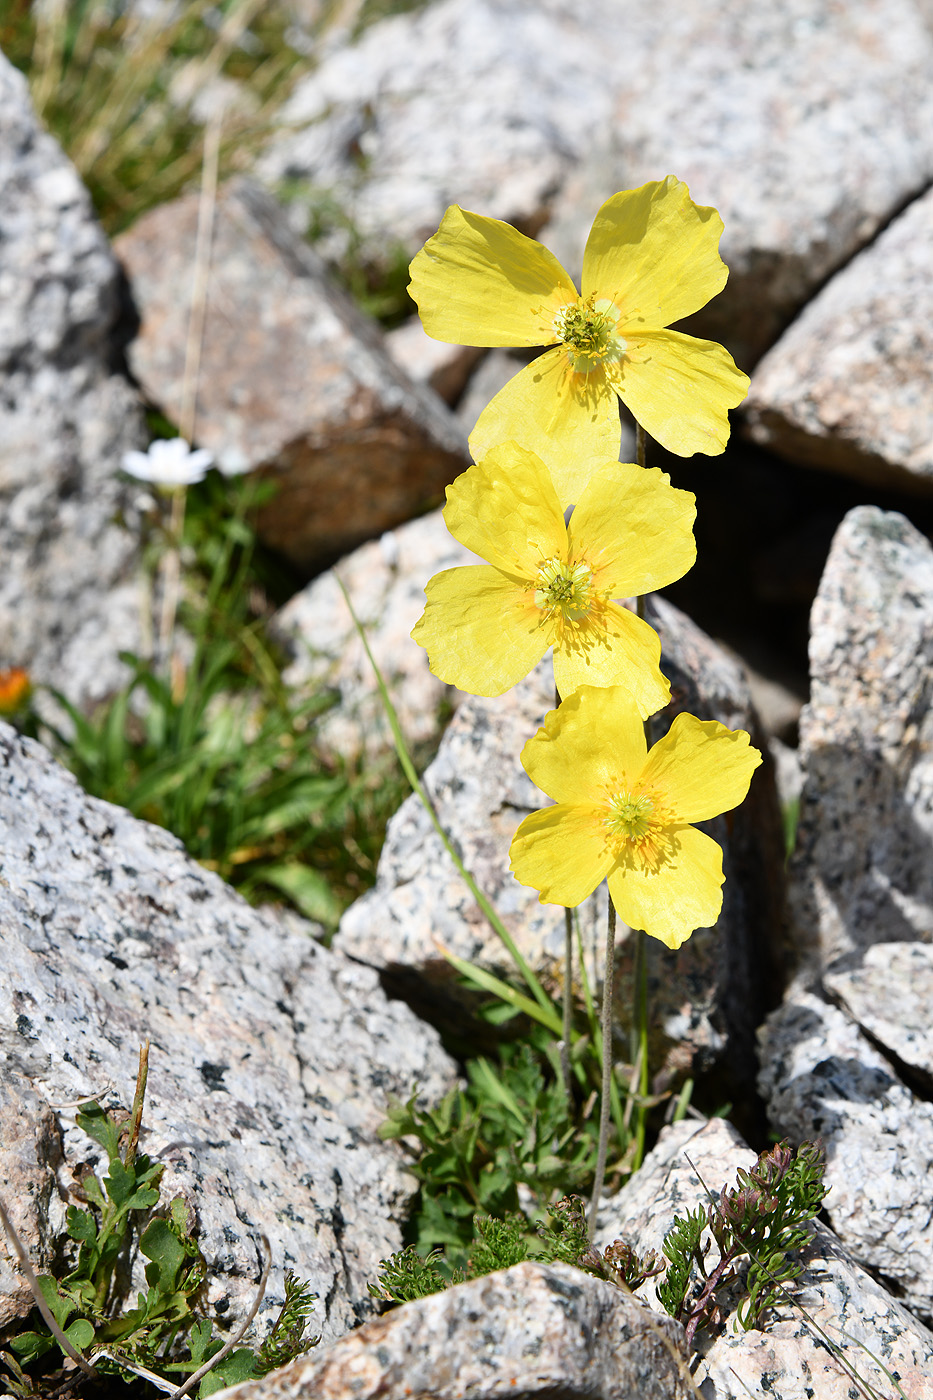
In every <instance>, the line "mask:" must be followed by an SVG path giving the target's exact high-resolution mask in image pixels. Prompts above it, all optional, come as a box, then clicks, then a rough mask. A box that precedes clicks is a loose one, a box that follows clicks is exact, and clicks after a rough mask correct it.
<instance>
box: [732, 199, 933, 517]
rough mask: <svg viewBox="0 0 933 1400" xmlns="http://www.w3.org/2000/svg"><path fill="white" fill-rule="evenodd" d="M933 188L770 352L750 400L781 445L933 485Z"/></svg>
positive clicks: (793, 452) (913, 484) (838, 464)
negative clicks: (932, 367) (932, 364)
mask: <svg viewBox="0 0 933 1400" xmlns="http://www.w3.org/2000/svg"><path fill="white" fill-rule="evenodd" d="M931 363H933V190H929V191H927V193H926V194H925V195H923V196H922V198H920V199H918V200H916V201H915V202H914V203H913V204H911V205H910V206H909V207H908V209H907V210H905V212H904V213H903V214H901V215H900V217H899V218H897V219H895V220H894V222H893V223H892V224H891V225H890V227H889V228H887V229H885V231H884V232H883V233H882V234H881V236H880V237H879V238H878V239H877V241H876V242H874V243H873V244H872V245H871V246H870V247H869V248H866V249H865V251H864V252H862V253H860V254H859V255H858V257H857V258H854V259H853V261H852V262H851V263H849V265H848V266H847V267H845V268H844V269H843V270H842V271H841V272H839V273H837V274H836V276H835V277H834V278H832V280H831V281H830V282H829V283H828V285H827V286H826V287H824V288H823V290H822V291H821V292H820V294H819V295H818V296H817V297H816V298H815V299H814V300H813V301H812V302H810V304H809V305H808V306H807V307H806V309H805V310H804V311H803V313H802V314H801V315H800V317H799V318H798V319H797V320H796V321H795V322H794V324H793V325H792V326H791V327H790V329H789V330H787V331H785V333H784V335H783V336H782V337H781V339H780V340H779V341H778V343H777V345H775V346H774V348H773V349H772V350H771V351H770V352H769V353H768V355H766V356H765V358H764V360H762V362H761V364H760V365H759V366H758V368H757V370H756V371H755V374H754V377H753V379H752V386H751V390H750V392H749V397H748V401H747V403H746V406H745V413H746V416H747V421H748V427H749V432H750V434H751V436H752V437H753V438H754V439H755V441H756V442H760V443H761V444H762V445H763V446H765V447H767V448H768V449H769V451H772V452H777V453H780V454H781V455H782V456H785V457H788V458H790V460H791V461H794V462H809V463H812V464H813V465H814V466H817V467H824V468H830V469H831V470H833V471H839V472H844V473H845V474H846V475H847V476H855V477H858V478H860V479H861V480H863V481H867V482H870V483H872V484H873V485H876V486H879V487H882V488H885V489H892V488H893V489H896V488H906V489H907V490H915V491H916V490H926V491H928V492H929V491H933V371H931V368H930V366H931Z"/></svg>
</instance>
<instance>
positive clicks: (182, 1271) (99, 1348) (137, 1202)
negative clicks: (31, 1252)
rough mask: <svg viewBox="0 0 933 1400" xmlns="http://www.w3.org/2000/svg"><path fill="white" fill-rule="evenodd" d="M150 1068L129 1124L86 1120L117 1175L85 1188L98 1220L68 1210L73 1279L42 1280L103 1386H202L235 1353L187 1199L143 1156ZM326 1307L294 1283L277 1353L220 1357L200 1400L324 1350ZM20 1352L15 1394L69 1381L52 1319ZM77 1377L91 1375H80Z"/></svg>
mask: <svg viewBox="0 0 933 1400" xmlns="http://www.w3.org/2000/svg"><path fill="white" fill-rule="evenodd" d="M146 1066H147V1051H145V1050H144V1051H143V1052H142V1053H141V1055H140V1073H139V1079H138V1081H137V1089H136V1097H135V1100H134V1103H133V1109H132V1113H131V1114H130V1115H129V1117H128V1119H127V1115H125V1114H124V1115H122V1118H121V1117H120V1116H117V1115H114V1114H111V1113H108V1112H107V1110H106V1109H104V1108H102V1107H101V1106H100V1105H99V1104H98V1103H96V1102H94V1101H90V1102H88V1103H86V1104H84V1106H83V1108H82V1109H81V1111H80V1112H79V1113H78V1115H77V1123H78V1126H79V1127H80V1128H82V1129H83V1130H84V1132H86V1133H87V1135H88V1136H89V1137H90V1138H92V1139H93V1140H94V1141H95V1142H96V1143H98V1144H99V1146H100V1147H102V1148H103V1150H104V1153H105V1155H106V1159H107V1170H106V1174H104V1175H103V1176H99V1175H97V1173H95V1172H94V1171H93V1170H92V1169H91V1168H90V1167H87V1168H86V1169H85V1170H84V1171H83V1172H82V1174H81V1179H80V1189H81V1192H82V1194H83V1197H84V1199H85V1201H86V1208H82V1207H80V1206H74V1205H72V1206H69V1207H68V1213H67V1229H68V1235H69V1237H70V1238H71V1240H72V1241H73V1242H74V1245H75V1246H76V1254H75V1255H74V1256H73V1257H72V1261H71V1265H70V1267H67V1268H66V1271H65V1272H63V1273H62V1274H61V1276H60V1277H56V1276H55V1275H53V1274H42V1275H40V1276H39V1277H38V1278H37V1280H36V1285H37V1287H38V1289H39V1291H40V1293H41V1295H42V1298H43V1299H44V1301H45V1303H46V1305H47V1307H48V1309H49V1311H50V1312H51V1315H52V1317H53V1319H54V1321H55V1322H56V1323H57V1325H58V1328H60V1329H61V1331H62V1332H63V1334H64V1336H65V1338H66V1339H67V1341H68V1342H70V1343H71V1345H72V1347H74V1348H75V1349H76V1350H77V1351H78V1352H79V1353H80V1354H81V1356H83V1357H84V1358H85V1360H86V1362H87V1363H88V1364H89V1365H90V1366H91V1367H92V1368H93V1369H92V1374H93V1373H95V1372H96V1374H97V1375H98V1376H100V1375H113V1376H119V1377H122V1378H123V1380H125V1381H134V1380H136V1378H137V1377H139V1376H140V1375H142V1374H144V1373H149V1374H150V1375H152V1376H153V1377H154V1378H155V1379H162V1380H166V1379H167V1377H168V1376H170V1375H175V1376H180V1377H181V1378H183V1377H184V1376H186V1375H193V1374H194V1373H195V1372H196V1371H200V1370H201V1368H202V1367H203V1366H204V1365H205V1363H207V1362H209V1361H210V1359H211V1358H212V1357H213V1356H217V1355H218V1354H219V1353H220V1352H221V1351H222V1349H223V1346H224V1343H223V1340H222V1339H221V1338H220V1337H217V1336H215V1335H214V1332H213V1326H212V1323H211V1321H210V1319H209V1318H207V1317H204V1316H203V1315H202V1313H201V1295H202V1291H203V1286H204V1283H205V1280H206V1265H205V1261H204V1258H203V1256H202V1254H201V1251H200V1249H199V1247H198V1244H197V1240H196V1238H195V1232H194V1226H193V1222H192V1219H191V1213H190V1211H189V1209H188V1207H187V1205H186V1204H185V1202H184V1200H183V1199H182V1198H181V1197H176V1198H175V1199H174V1200H172V1201H169V1202H163V1201H162V1200H161V1193H160V1180H161V1177H162V1172H163V1167H162V1164H161V1163H160V1162H157V1161H154V1160H153V1159H152V1158H150V1157H148V1156H146V1154H145V1153H142V1152H139V1151H138V1148H137V1143H138V1139H139V1129H140V1124H141V1120H142V1111H143V1102H144V1099H145V1089H146ZM135 1251H138V1253H139V1254H140V1255H142V1257H143V1258H145V1259H146V1260H147V1261H148V1262H147V1263H146V1265H145V1269H144V1274H145V1280H146V1289H145V1291H143V1292H140V1293H139V1294H138V1295H137V1298H136V1302H135V1304H131V1303H130V1302H129V1300H128V1296H127V1295H128V1290H129V1279H128V1278H127V1276H126V1275H127V1260H128V1259H129V1258H130V1257H131V1256H132V1254H133V1253H134V1252H135ZM315 1296H316V1295H314V1294H313V1293H312V1292H311V1291H310V1288H309V1285H307V1284H305V1283H302V1282H301V1281H300V1280H299V1279H298V1278H297V1277H296V1276H295V1275H294V1274H293V1273H291V1272H289V1274H288V1275H287V1277H286V1286H285V1302H284V1304H283V1306H282V1309H281V1311H280V1313H279V1316H278V1318H277V1319H276V1322H275V1323H274V1325H273V1327H272V1329H271V1331H270V1332H269V1335H268V1336H267V1337H266V1339H265V1341H263V1342H262V1344H261V1345H260V1346H258V1347H251V1346H242V1347H235V1348H233V1349H232V1350H230V1351H228V1352H227V1354H226V1355H224V1356H222V1357H220V1359H219V1360H218V1362H217V1365H216V1366H215V1367H214V1368H213V1369H212V1370H210V1371H208V1372H207V1373H206V1374H205V1375H204V1377H203V1378H202V1380H201V1381H200V1385H199V1388H198V1391H197V1394H198V1396H199V1397H201V1398H202V1400H203V1397H205V1396H208V1395H210V1394H212V1393H213V1392H214V1391H215V1390H220V1389H221V1388H222V1387H224V1386H228V1385H236V1384H237V1383H238V1382H240V1381H243V1380H247V1379H249V1378H250V1377H253V1376H262V1375H265V1374H266V1373H267V1372H268V1371H270V1370H272V1369H274V1368H275V1367H277V1366H282V1365H284V1364H286V1362H288V1361H291V1360H293V1359H294V1358H295V1357H297V1356H300V1355H301V1354H302V1353H303V1352H305V1351H307V1350H308V1349H309V1348H310V1347H311V1346H314V1345H315V1344H316V1341H315V1340H312V1339H311V1338H310V1337H309V1336H308V1334H307V1331H306V1323H307V1319H308V1317H309V1315H310V1313H311V1311H312V1310H313V1306H314V1301H315ZM8 1347H9V1350H7V1351H2V1352H0V1364H2V1365H3V1366H4V1367H5V1370H6V1375H5V1377H4V1380H5V1384H6V1386H7V1389H8V1391H9V1392H10V1393H12V1394H15V1395H17V1396H20V1397H31V1396H34V1395H38V1394H40V1393H44V1392H43V1390H42V1389H37V1384H38V1383H39V1382H40V1381H41V1383H42V1385H43V1386H48V1385H50V1384H53V1383H55V1382H56V1381H57V1380H58V1379H59V1378H60V1377H59V1375H58V1372H57V1371H54V1370H53V1372H52V1373H51V1374H49V1365H48V1363H49V1359H50V1358H54V1357H56V1356H58V1357H61V1358H62V1359H64V1349H63V1348H62V1347H61V1346H60V1343H59V1340H58V1338H57V1337H56V1336H55V1335H54V1332H53V1330H52V1329H51V1328H49V1327H48V1326H47V1325H46V1324H45V1323H44V1322H43V1321H42V1320H41V1319H40V1320H38V1321H36V1323H35V1324H34V1325H33V1326H31V1327H27V1328H26V1329H24V1330H23V1331H21V1332H19V1333H18V1334H16V1335H15V1336H13V1337H12V1338H11V1340H10V1341H9V1343H8ZM185 1353H187V1355H186V1354H185ZM67 1364H68V1365H69V1366H71V1365H72V1364H73V1363H71V1362H70V1361H68V1363H67ZM75 1374H80V1373H75V1372H73V1371H72V1376H74V1375H75ZM181 1383H182V1382H181V1379H179V1380H178V1381H177V1384H179V1385H180V1384H181ZM163 1388H164V1389H165V1388H168V1387H167V1386H165V1387H163Z"/></svg>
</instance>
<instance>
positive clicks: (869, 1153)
mask: <svg viewBox="0 0 933 1400" xmlns="http://www.w3.org/2000/svg"><path fill="white" fill-rule="evenodd" d="M760 1057H761V1074H760V1076H759V1087H760V1089H761V1093H762V1095H763V1097H764V1099H765V1101H766V1104H767V1108H768V1116H769V1120H770V1122H771V1125H772V1127H773V1128H774V1130H775V1131H776V1132H778V1133H779V1134H781V1135H782V1136H784V1135H787V1136H788V1137H790V1138H792V1139H793V1140H794V1141H796V1142H799V1141H802V1140H803V1139H804V1138H811V1139H812V1138H816V1137H820V1138H821V1139H822V1141H823V1143H824V1145H825V1147H826V1180H827V1182H828V1183H829V1185H830V1186H831V1187H832V1190H831V1192H830V1194H829V1196H828V1197H827V1199H826V1202H825V1210H826V1213H827V1215H828V1217H829V1221H830V1224H831V1225H832V1228H833V1230H834V1231H835V1232H836V1234H837V1235H838V1236H839V1238H840V1239H841V1240H842V1242H843V1245H844V1246H845V1247H846V1249H848V1250H850V1251H851V1253H852V1254H853V1255H854V1256H855V1258H856V1259H858V1261H859V1263H860V1264H862V1265H864V1266H866V1267H867V1268H870V1269H872V1270H873V1271H875V1272H877V1273H878V1274H879V1275H881V1277H882V1278H883V1279H884V1280H885V1281H886V1282H887V1283H888V1285H889V1286H890V1288H891V1289H892V1291H893V1292H895V1293H896V1294H897V1295H898V1297H900V1298H901V1299H903V1301H904V1302H905V1303H906V1304H907V1306H908V1307H910V1308H911V1309H912V1310H913V1311H915V1312H917V1313H918V1314H919V1315H920V1316H921V1317H923V1318H925V1319H926V1320H929V1319H930V1318H931V1316H933V1262H931V1261H933V1221H931V1218H930V1164H931V1162H933V1104H930V1103H929V1102H924V1101H922V1100H920V1099H918V1098H917V1097H916V1096H915V1095H914V1094H913V1093H911V1091H910V1090H909V1089H908V1088H907V1087H906V1086H905V1085H904V1084H902V1083H901V1081H900V1080H899V1079H898V1077H897V1074H896V1073H895V1071H894V1070H893V1069H892V1066H891V1063H890V1062H889V1061H888V1060H887V1059H886V1058H885V1056H884V1055H882V1054H881V1053H879V1051H878V1050H877V1049H875V1047H874V1046H873V1045H872V1044H871V1042H870V1041H869V1040H868V1038H867V1037H866V1036H865V1035H864V1034H863V1033H862V1031H861V1030H859V1028H858V1026H857V1025H856V1024H855V1022H854V1021H852V1020H850V1019H849V1017H848V1016H847V1015H845V1013H844V1012H842V1011H840V1010H838V1009H837V1008H836V1007H833V1006H829V1005H827V1004H826V1003H825V1002H824V1001H822V1000H821V999H820V998H819V997H817V996H815V995H813V994H811V993H807V992H802V991H799V992H796V993H795V994H794V995H793V996H792V997H791V999H790V1000H788V1001H787V1002H785V1004H784V1005H783V1006H782V1007H781V1008H780V1009H779V1010H777V1011H775V1012H773V1013H772V1014H771V1016H770V1017H769V1018H768V1020H767V1021H766V1022H765V1025H764V1026H763V1027H762V1030H761V1033H760Z"/></svg>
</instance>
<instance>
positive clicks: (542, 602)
mask: <svg viewBox="0 0 933 1400" xmlns="http://www.w3.org/2000/svg"><path fill="white" fill-rule="evenodd" d="M592 578H593V571H592V570H591V569H589V568H587V566H586V565H585V564H565V563H564V561H563V560H562V559H548V560H547V562H546V563H544V564H542V565H541V567H540V569H539V570H538V575H537V578H536V579H535V607H537V608H541V609H542V611H543V612H547V613H553V612H560V613H562V614H563V616H564V617H565V618H567V619H568V620H569V621H570V622H577V621H579V619H580V618H581V617H585V616H586V614H587V613H588V612H589V610H590V582H591V581H592Z"/></svg>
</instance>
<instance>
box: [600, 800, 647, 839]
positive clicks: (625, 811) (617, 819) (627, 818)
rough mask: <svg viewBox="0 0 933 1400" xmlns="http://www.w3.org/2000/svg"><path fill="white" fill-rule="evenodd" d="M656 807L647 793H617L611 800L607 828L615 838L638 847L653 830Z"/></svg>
mask: <svg viewBox="0 0 933 1400" xmlns="http://www.w3.org/2000/svg"><path fill="white" fill-rule="evenodd" d="M654 806H655V804H654V802H653V801H652V800H651V798H650V797H648V796H647V795H646V794H645V793H637V794H636V793H631V792H620V793H617V794H616V795H615V797H611V798H610V799H609V815H608V817H607V818H606V826H607V827H608V828H609V830H610V831H611V832H612V834H613V836H618V837H621V838H622V840H623V841H628V842H630V843H631V844H632V845H637V844H638V843H640V842H641V841H643V840H644V838H645V837H646V836H647V835H648V832H649V831H650V829H651V818H652V816H653V815H654Z"/></svg>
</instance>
